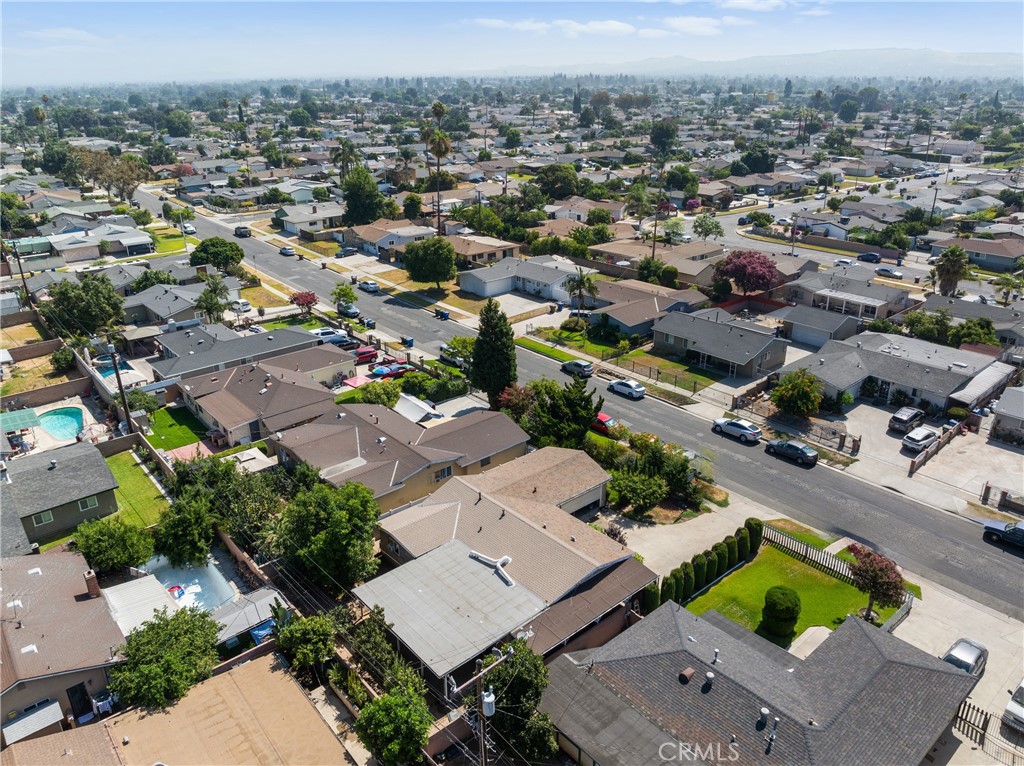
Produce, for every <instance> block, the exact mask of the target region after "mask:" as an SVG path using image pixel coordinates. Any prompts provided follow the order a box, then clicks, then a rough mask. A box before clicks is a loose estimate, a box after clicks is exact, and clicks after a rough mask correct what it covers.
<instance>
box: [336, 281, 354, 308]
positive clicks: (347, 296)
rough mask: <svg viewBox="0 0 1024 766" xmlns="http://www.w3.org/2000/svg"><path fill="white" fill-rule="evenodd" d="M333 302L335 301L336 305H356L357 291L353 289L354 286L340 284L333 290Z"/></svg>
mask: <svg viewBox="0 0 1024 766" xmlns="http://www.w3.org/2000/svg"><path fill="white" fill-rule="evenodd" d="M331 300H332V301H334V303H335V304H338V303H348V304H352V303H355V302H356V291H355V290H353V289H352V285H350V284H349V283H348V282H338V284H336V285H335V286H334V287H333V288H331Z"/></svg>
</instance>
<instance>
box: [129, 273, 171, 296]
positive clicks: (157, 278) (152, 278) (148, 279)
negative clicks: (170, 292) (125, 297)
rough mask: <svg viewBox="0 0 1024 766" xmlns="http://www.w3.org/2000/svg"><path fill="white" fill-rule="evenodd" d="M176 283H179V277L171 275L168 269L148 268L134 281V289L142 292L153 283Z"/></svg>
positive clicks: (136, 291)
mask: <svg viewBox="0 0 1024 766" xmlns="http://www.w3.org/2000/svg"><path fill="white" fill-rule="evenodd" d="M176 284H178V279H177V277H173V276H171V275H170V274H168V273H167V272H166V271H162V270H161V269H146V270H145V271H144V272H142V274H140V275H139V277H138V279H136V280H135V281H134V282H132V291H133V292H135V293H141V292H142V291H143V290H147V289H149V288H150V287H152V286H153V285H176Z"/></svg>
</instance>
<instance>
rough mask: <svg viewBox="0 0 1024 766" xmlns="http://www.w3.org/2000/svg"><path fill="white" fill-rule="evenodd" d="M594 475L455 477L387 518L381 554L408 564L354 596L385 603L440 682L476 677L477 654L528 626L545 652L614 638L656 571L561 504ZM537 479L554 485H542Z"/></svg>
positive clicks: (395, 628) (409, 646)
mask: <svg viewBox="0 0 1024 766" xmlns="http://www.w3.org/2000/svg"><path fill="white" fill-rule="evenodd" d="M591 474H592V472H590V471H588V472H587V474H586V475H584V476H583V477H581V481H579V482H577V481H576V480H575V476H574V475H562V476H561V477H560V480H559V483H558V484H557V485H548V486H544V487H542V486H541V485H540V484H537V485H535V484H534V482H533V479H532V478H529V477H527V478H526V480H525V481H522V482H515V481H508V480H509V479H511V477H510V476H508V475H506V481H503V482H499V484H501V485H502V486H498V487H497V488H496V489H495V491H494V492H490V491H486V490H484V489H483V488H482V487H483V482H486V473H485V474H481V475H480V476H479V477H459V478H455V479H452V481H450V482H448V484H446V485H445V486H444V487H442V488H441V489H439V490H438V491H436V492H434V493H433V494H432V495H430V496H429V497H426V498H424V499H423V500H421V501H419V502H417V503H414V504H411V505H409V506H406V507H404V508H400V509H398V510H397V511H396V512H395V513H392V514H391V515H389V516H387V517H386V518H384V519H382V521H381V552H382V553H383V554H384V555H385V556H386V557H387V558H388V559H389V560H391V561H392V562H394V563H395V564H398V565H399V566H398V567H397V568H396V569H393V570H391V571H389V572H387V573H385V574H383V575H380V576H379V577H376V578H374V579H373V580H370V581H369V582H368V583H366V584H364V585H361V586H359V587H357V588H355V590H354V595H355V596H356V597H357V598H359V599H360V600H361V601H362V602H363V603H364V604H366V605H367V606H375V605H379V606H382V607H383V608H384V614H385V615H386V617H387V620H388V621H389V622H391V623H393V625H392V627H391V632H392V634H393V635H394V636H395V638H396V639H397V640H398V642H399V644H400V646H401V647H402V648H403V650H404V651H407V652H408V653H410V654H411V655H412V656H413V658H414V659H415V661H416V662H417V663H419V664H421V666H422V667H423V675H424V678H425V679H426V680H427V682H428V683H429V684H430V685H431V686H434V687H435V688H436V687H440V686H442V685H443V684H444V682H445V678H446V677H447V676H449V675H451V676H452V677H454V678H455V680H456V681H463V680H465V677H466V676H467V675H469V673H470V672H471V671H470V668H471V667H472V665H471V663H472V662H473V660H474V659H475V658H477V657H479V656H480V655H481V654H483V653H484V652H486V651H487V650H489V649H490V648H491V647H493V646H495V645H496V644H499V643H501V642H502V641H504V640H505V639H508V638H510V637H513V636H516V635H517V634H520V633H522V634H523V635H524V636H530V634H531V632H532V633H533V636H531V638H533V639H535V640H536V639H539V640H540V641H541V643H540V644H535V648H536V650H537V651H540V652H543V653H555V652H557V651H558V650H559V648H560V647H564V646H566V645H568V644H575V645H576V646H581V647H582V646H597V645H599V644H601V643H603V642H604V641H606V640H607V639H608V638H609V637H610V636H612V635H615V634H616V633H619V632H621V631H622V630H624V629H625V628H626V627H627V626H628V625H629V624H630V622H631V620H633V619H635V615H634V602H635V601H636V599H637V598H638V597H639V594H640V593H641V591H642V590H643V589H644V588H645V587H646V586H647V585H648V584H649V583H651V582H654V581H655V579H656V576H655V574H654V573H653V572H651V571H650V570H649V569H647V568H646V567H645V566H643V564H641V563H640V562H639V561H637V560H636V559H635V558H633V552H632V551H631V550H630V549H629V548H627V547H625V546H623V545H621V544H620V543H617V542H615V541H614V540H612V539H611V538H609V537H608V536H607V535H604V534H602V533H601V532H599V531H597V530H595V529H592V528H591V527H589V526H587V525H586V524H584V523H583V522H582V521H579V520H578V519H576V518H575V517H573V516H572V515H571V514H569V513H566V512H565V511H564V510H562V509H561V508H560V507H559V506H558V502H560V501H564V500H565V499H566V498H568V497H570V496H573V495H578V494H579V492H580V491H581V490H583V488H584V485H587V484H590V483H591V482H592V481H593V478H592V475H591ZM534 486H537V488H538V490H540V489H543V492H538V493H537V494H536V495H535V494H533V487H534ZM558 488H561V489H562V490H563V493H559V489H558ZM410 592H413V593H416V598H415V599H409V597H408V594H409V593H410ZM584 593H586V594H587V595H589V596H592V597H591V598H588V597H587V595H584ZM566 602H570V603H571V605H572V607H573V608H574V610H566V609H565V607H562V608H560V609H559V611H558V616H559V617H561V619H560V620H550V621H548V622H545V623H544V624H543V626H541V625H539V624H538V621H539V620H542V619H543V616H544V614H545V613H546V611H547V610H549V609H556V608H558V606H559V604H560V603H566ZM542 634H543V635H542Z"/></svg>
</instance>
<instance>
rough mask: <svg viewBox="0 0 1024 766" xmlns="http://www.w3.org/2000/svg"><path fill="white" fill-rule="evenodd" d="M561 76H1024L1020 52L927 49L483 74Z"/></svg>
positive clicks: (648, 62)
mask: <svg viewBox="0 0 1024 766" xmlns="http://www.w3.org/2000/svg"><path fill="white" fill-rule="evenodd" d="M553 71H557V72H560V73H565V74H629V75H637V76H644V75H646V76H649V77H693V76H701V75H710V76H720V77H742V76H745V75H753V76H757V75H762V76H763V75H778V76H794V75H795V76H811V77H856V78H865V77H895V78H898V79H904V78H918V77H934V78H937V79H946V78H950V77H956V78H969V77H973V78H984V77H992V78H1003V77H1020V76H1021V72H1024V56H1021V55H1019V54H1016V53H950V52H949V51H940V50H933V49H930V48H926V49H923V50H913V49H910V48H880V49H875V50H841V51H827V52H822V53H793V54H787V55H780V56H751V57H749V58H742V59H736V60H733V61H699V60H697V59H692V58H687V57H685V56H669V57H665V58H648V59H641V60H639V61H629V62H623V63H620V64H613V63H608V62H602V63H591V64H574V65H571V66H561V67H542V66H525V67H524V66H516V67H515V68H512V67H503V68H501V69H500V70H490V71H488V72H486V73H484V72H481V73H480V74H501V75H506V76H510V75H511V76H515V75H520V76H538V75H544V74H550V73H551V72H553Z"/></svg>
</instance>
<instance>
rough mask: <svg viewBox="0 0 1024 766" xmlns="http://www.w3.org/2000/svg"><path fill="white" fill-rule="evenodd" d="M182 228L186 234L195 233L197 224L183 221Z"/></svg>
mask: <svg viewBox="0 0 1024 766" xmlns="http://www.w3.org/2000/svg"><path fill="white" fill-rule="evenodd" d="M181 230H182V231H183V232H185V233H186V234H195V233H196V227H195V226H193V225H192V224H190V223H183V224H182V225H181Z"/></svg>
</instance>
